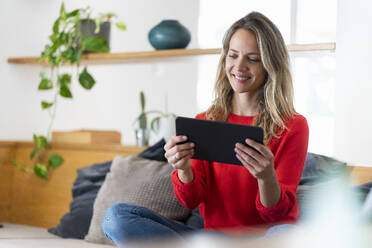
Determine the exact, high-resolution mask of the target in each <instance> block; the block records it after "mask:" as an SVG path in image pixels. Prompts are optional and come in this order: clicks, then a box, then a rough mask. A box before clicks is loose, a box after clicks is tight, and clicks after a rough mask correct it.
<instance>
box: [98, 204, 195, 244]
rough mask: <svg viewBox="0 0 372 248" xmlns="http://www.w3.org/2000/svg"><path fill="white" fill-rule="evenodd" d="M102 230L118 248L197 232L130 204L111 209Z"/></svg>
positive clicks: (114, 206) (104, 219)
mask: <svg viewBox="0 0 372 248" xmlns="http://www.w3.org/2000/svg"><path fill="white" fill-rule="evenodd" d="M102 228H103V231H104V233H105V235H106V236H107V237H108V238H109V239H110V240H111V241H112V242H114V243H115V244H116V245H117V246H121V245H123V244H125V243H126V242H128V241H136V240H142V241H146V240H150V239H156V238H182V236H183V235H185V234H187V233H190V232H192V231H196V229H194V228H192V227H189V226H186V225H185V224H183V223H181V222H177V221H174V220H171V219H168V218H166V217H164V216H161V215H159V214H158V213H155V212H154V211H151V210H150V209H148V208H145V207H141V206H137V205H134V204H129V203H117V204H114V205H112V206H111V207H109V208H108V210H107V211H106V214H105V216H104V218H103V221H102Z"/></svg>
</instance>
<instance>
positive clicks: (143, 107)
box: [140, 91, 146, 112]
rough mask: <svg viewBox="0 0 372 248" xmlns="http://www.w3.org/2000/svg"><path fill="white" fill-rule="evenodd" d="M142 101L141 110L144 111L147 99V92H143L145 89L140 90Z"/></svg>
mask: <svg viewBox="0 0 372 248" xmlns="http://www.w3.org/2000/svg"><path fill="white" fill-rule="evenodd" d="M140 102H141V111H142V112H144V111H145V107H146V99H145V93H143V91H141V92H140Z"/></svg>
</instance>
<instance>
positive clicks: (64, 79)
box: [58, 73, 71, 85]
mask: <svg viewBox="0 0 372 248" xmlns="http://www.w3.org/2000/svg"><path fill="white" fill-rule="evenodd" d="M58 83H59V85H69V84H70V83H71V75H70V74H68V73H63V74H62V75H60V76H59V77H58Z"/></svg>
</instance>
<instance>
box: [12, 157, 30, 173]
mask: <svg viewBox="0 0 372 248" xmlns="http://www.w3.org/2000/svg"><path fill="white" fill-rule="evenodd" d="M12 164H13V165H14V166H15V167H16V168H18V169H20V170H21V171H24V172H31V170H30V169H29V168H27V166H25V165H22V166H21V165H19V164H18V163H17V161H16V160H15V159H14V158H13V159H12Z"/></svg>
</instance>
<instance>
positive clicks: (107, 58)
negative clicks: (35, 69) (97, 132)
mask: <svg viewBox="0 0 372 248" xmlns="http://www.w3.org/2000/svg"><path fill="white" fill-rule="evenodd" d="M287 47H288V51H289V52H309V51H335V48H336V44H335V43H318V44H290V45H288V46H287ZM220 53H221V49H220V48H211V49H169V50H157V51H144V52H123V53H94V54H86V55H84V56H83V59H82V62H81V64H82V65H94V64H96V65H104V64H124V63H142V62H149V61H156V60H159V59H160V60H162V59H163V60H164V59H165V58H167V59H169V57H181V56H195V55H208V54H220ZM37 58H38V57H15V58H8V63H10V64H27V65H42V64H43V63H40V62H37Z"/></svg>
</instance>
